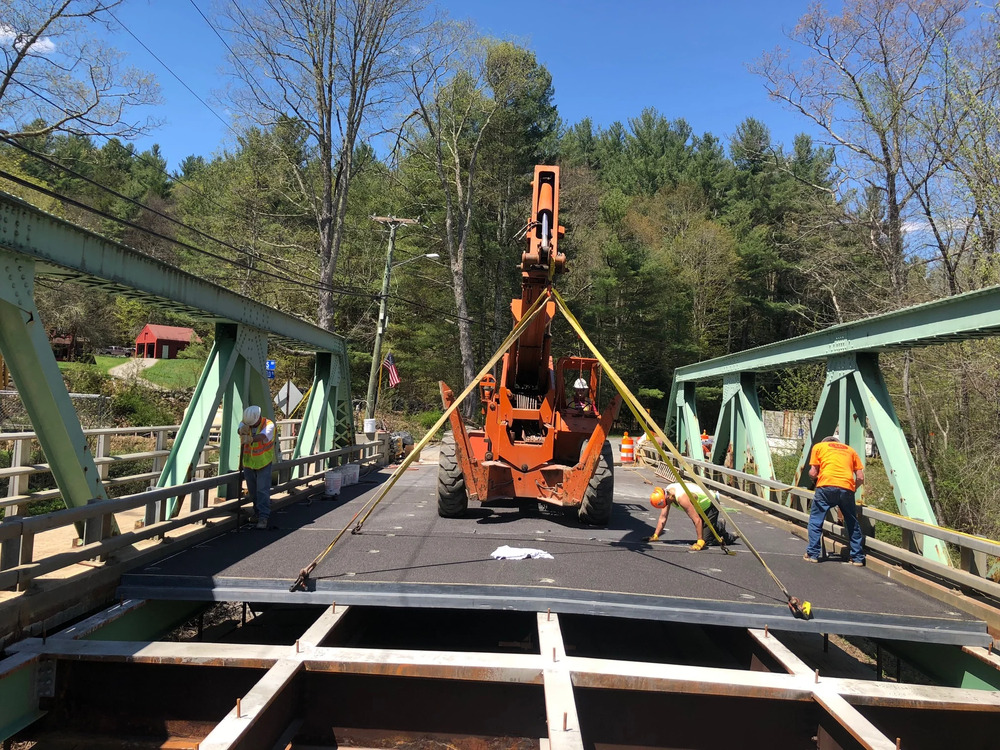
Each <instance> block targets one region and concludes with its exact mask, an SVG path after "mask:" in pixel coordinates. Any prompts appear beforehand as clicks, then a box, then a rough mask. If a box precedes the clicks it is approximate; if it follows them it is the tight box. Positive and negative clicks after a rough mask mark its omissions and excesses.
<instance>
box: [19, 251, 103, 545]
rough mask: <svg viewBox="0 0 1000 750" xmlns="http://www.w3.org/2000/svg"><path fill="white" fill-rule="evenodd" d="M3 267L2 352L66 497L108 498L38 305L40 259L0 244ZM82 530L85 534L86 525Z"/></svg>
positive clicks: (76, 503) (76, 501)
mask: <svg viewBox="0 0 1000 750" xmlns="http://www.w3.org/2000/svg"><path fill="white" fill-rule="evenodd" d="M0 271H2V278H3V283H0V353H2V354H3V357H4V360H5V361H6V362H7V366H8V367H9V368H10V372H11V375H12V376H13V378H14V383H15V385H16V386H17V390H18V394H19V395H20V397H21V401H22V402H23V403H24V406H25V409H26V410H27V412H28V416H29V417H30V418H31V423H32V425H33V426H34V428H35V434H36V435H37V436H38V442H39V443H40V444H41V446H42V450H43V451H44V452H45V458H46V460H47V461H48V463H49V465H50V466H51V467H52V476H53V477H54V478H55V481H56V485H57V486H58V487H59V491H60V493H61V494H62V497H63V500H64V501H65V503H66V504H67V505H68V506H70V507H81V506H84V505H87V504H88V503H89V502H91V501H94V500H107V497H108V496H107V493H106V492H105V490H104V485H103V483H102V482H101V478H100V475H99V474H98V471H97V466H96V465H95V463H94V457H93V455H92V454H91V452H90V448H89V447H88V445H87V438H86V437H85V436H84V434H83V428H82V427H81V426H80V420H79V418H78V417H77V414H76V410H75V409H74V408H73V402H72V401H71V400H70V397H69V392H68V391H67V390H66V384H65V383H64V382H63V379H62V374H61V373H60V372H59V366H58V365H57V364H56V358H55V355H54V354H53V353H52V347H51V346H50V344H49V339H48V336H47V335H46V332H45V327H44V325H43V323H42V319H41V316H40V315H39V313H38V308H37V307H36V306H35V298H34V285H35V263H34V261H33V260H32V259H31V258H28V257H25V256H23V255H20V254H17V253H11V252H7V251H5V250H0ZM78 530H79V531H80V533H81V535H82V534H83V530H82V528H79V527H78ZM113 533H117V528H115V529H114V532H113Z"/></svg>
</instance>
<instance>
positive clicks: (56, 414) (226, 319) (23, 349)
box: [0, 192, 354, 515]
mask: <svg viewBox="0 0 1000 750" xmlns="http://www.w3.org/2000/svg"><path fill="white" fill-rule="evenodd" d="M0 269H2V271H3V279H2V283H0V355H2V356H3V358H4V359H5V360H6V362H7V365H8V367H9V368H10V371H11V375H12V377H13V379H14V383H15V385H16V386H17V388H18V392H19V394H20V396H21V398H22V400H23V402H24V405H25V408H26V410H27V412H28V414H29V417H30V418H31V423H32V426H33V427H34V430H35V432H36V433H37V435H38V440H39V442H40V443H41V445H42V449H43V450H44V452H45V456H46V458H47V460H48V462H49V464H50V465H51V466H52V473H53V476H54V478H55V480H56V483H57V485H58V487H59V489H60V492H61V494H62V495H63V497H64V498H65V500H66V502H67V504H68V505H71V506H79V505H86V504H87V503H89V502H95V501H100V500H105V499H107V494H106V492H105V489H104V487H103V485H102V483H101V480H100V478H99V476H98V472H97V469H96V467H95V464H94V459H93V456H92V455H91V453H90V450H89V449H88V447H87V441H86V439H85V438H84V435H83V430H82V428H81V426H80V422H79V420H78V418H77V416H76V412H75V410H74V409H73V405H72V402H71V401H70V398H69V394H68V393H67V391H66V388H65V386H64V384H63V380H62V376H61V375H60V373H59V368H58V366H57V364H56V361H55V357H54V355H53V353H52V349H51V347H50V345H49V341H48V336H47V334H46V331H45V329H44V327H43V322H42V321H41V319H40V316H39V314H38V309H37V308H36V306H35V302H34V282H35V278H36V277H45V278H48V279H51V280H56V281H72V282H75V283H79V284H83V285H85V286H89V287H93V288H98V289H102V290H104V291H106V292H111V293H115V294H121V295H124V296H127V297H131V298H135V299H140V300H142V301H143V302H146V303H148V304H151V305H153V306H156V307H158V308H161V309H170V310H172V311H174V312H180V313H183V314H185V315H188V316H190V317H192V318H195V319H198V320H203V321H211V322H213V323H215V330H216V338H215V343H214V345H213V348H212V352H211V354H210V356H209V358H208V361H207V362H206V365H205V369H204V371H203V372H202V374H201V378H200V380H199V382H198V387H197V388H196V390H195V394H194V397H193V398H192V401H191V405H190V406H189V408H188V410H187V413H186V414H185V417H184V420H183V423H182V425H181V428H180V430H179V432H178V434H177V437H176V439H175V440H174V444H173V447H172V449H171V453H170V455H169V457H168V458H167V460H166V462H165V465H164V468H163V471H162V473H161V475H160V478H159V482H158V486H160V487H167V486H174V485H177V484H182V483H184V482H185V481H187V480H189V479H190V478H191V477H192V475H193V473H194V471H195V467H196V466H197V464H198V462H199V460H200V456H201V453H202V450H203V449H204V448H205V445H206V444H207V442H208V440H209V437H210V432H211V429H212V424H213V421H214V419H215V415H216V413H217V411H218V408H219V404H220V403H221V404H222V410H223V420H222V430H221V437H220V439H221V446H220V457H219V471H220V472H223V473H224V472H227V471H234V470H235V469H236V468H237V466H238V462H239V440H238V437H237V435H236V427H237V425H238V423H239V421H240V418H241V416H242V413H243V408H244V406H245V405H248V404H251V403H253V404H258V405H259V406H261V408H262V409H263V411H264V413H265V415H267V416H269V417H272V418H273V414H274V410H273V409H274V407H273V402H272V399H271V394H270V390H269V388H268V381H267V380H266V379H265V377H264V375H265V370H264V365H265V360H266V359H267V353H268V342H269V340H270V341H273V342H277V343H279V344H282V345H285V346H288V347H291V348H294V349H297V350H309V351H314V352H316V376H315V377H316V379H315V380H314V382H313V386H312V388H311V391H310V399H309V404H310V405H309V407H308V408H307V412H306V420H305V422H304V423H303V425H302V428H301V430H300V433H299V442H298V444H297V447H296V453H295V455H296V456H297V457H299V456H303V455H309V453H310V452H311V451H312V450H313V449H316V450H318V451H326V450H330V449H332V448H333V447H343V446H346V445H350V444H352V443H353V442H354V429H353V421H352V418H351V408H350V369H349V367H348V363H347V349H346V345H345V342H344V339H343V338H342V337H341V336H338V335H336V334H333V333H331V332H329V331H326V330H324V329H321V328H318V327H317V326H314V325H312V324H310V323H308V322H306V321H303V320H300V319H298V318H295V317H293V316H291V315H288V314H285V313H281V312H278V311H275V310H272V309H271V308H269V307H267V306H265V305H262V304H260V303H258V302H255V301H254V300H251V299H248V298H246V297H242V296H240V295H238V294H235V293H233V292H230V291H229V290H227V289H224V288H223V287H220V286H217V285H215V284H210V283H208V282H206V281H204V280H202V279H200V278H198V277H196V276H193V275H191V274H188V273H185V272H183V271H180V270H178V269H177V268H174V267H172V266H169V265H167V264H165V263H162V262H160V261H157V260H155V259H153V258H149V257H147V256H145V255H142V254H141V253H138V252H135V251H134V250H130V249H129V248H127V247H125V246H123V245H120V244H117V243H115V242H112V241H110V240H108V239H105V238H104V237H101V236H100V235H97V234H94V233H92V232H89V231H87V230H84V229H81V228H80V227H77V226H74V225H73V224H70V223H69V222H66V221H64V220H62V219H59V218H57V217H54V216H51V215H49V214H47V213H45V212H43V211H41V210H39V209H37V208H35V207H34V206H31V205H29V204H27V203H25V202H23V201H21V200H20V199H18V198H15V197H13V196H10V195H8V194H6V193H2V192H0ZM317 394H319V396H318V400H317ZM176 511H177V508H176V501H175V502H174V503H172V504H171V507H170V508H169V513H170V514H171V515H172V514H174V513H176Z"/></svg>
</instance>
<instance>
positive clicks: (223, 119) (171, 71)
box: [105, 8, 239, 136]
mask: <svg viewBox="0 0 1000 750" xmlns="http://www.w3.org/2000/svg"><path fill="white" fill-rule="evenodd" d="M105 10H106V11H107V13H108V15H109V16H111V17H112V18H113V19H115V21H116V22H117V23H118V25H119V26H121V27H122V28H123V29H125V31H126V32H127V33H128V35H129V36H131V37H132V38H133V39H135V41H136V42H138V43H139V45H140V46H141V47H142V48H143V49H144V50H146V52H148V53H149V54H150V55H152V56H153V59H154V60H156V62H158V63H159V64H160V65H162V66H163V67H164V69H165V70H166V71H167V72H168V73H170V75H172V76H173V77H174V78H176V79H177V82H178V83H179V84H180V85H181V86H183V87H184V88H186V89H187V90H188V91H189V92H190V94H191V96H193V97H194V98H195V99H197V100H198V101H199V102H201V103H202V105H203V106H204V107H205V109H207V110H208V111H209V112H211V113H212V114H213V115H215V117H216V119H218V121H219V122H221V123H222V124H223V125H225V126H226V127H227V128H229V129H230V130H232V131H233V133H234V134H235V135H237V136H238V135H239V133H237V132H236V130H234V129H233V126H232V125H230V124H229V123H228V122H227V121H226V120H225V118H223V117H222V115H220V114H219V113H218V112H216V111H215V110H214V109H212V107H210V106H209V105H208V102H206V101H205V100H204V99H202V98H201V97H200V96H198V94H197V93H195V90H194V89H192V88H191V87H190V86H188V85H187V84H186V83H185V82H184V80H183V79H182V78H181V77H180V76H179V75H177V74H176V73H175V72H174V71H173V70H172V69H171V67H170V66H169V65H167V64H166V63H165V62H163V60H161V59H160V58H159V57H158V56H157V54H156V53H155V52H153V50H151V49H150V48H149V47H147V46H146V43H145V42H143V41H142V40H141V39H140V38H139V37H137V36H136V35H135V34H134V33H133V32H132V29H130V28H129V27H128V26H126V25H125V24H123V23H122V22H121V21H120V20H119V19H118V16H116V15H115V14H114V13H112V12H111V10H110V9H108V8H105Z"/></svg>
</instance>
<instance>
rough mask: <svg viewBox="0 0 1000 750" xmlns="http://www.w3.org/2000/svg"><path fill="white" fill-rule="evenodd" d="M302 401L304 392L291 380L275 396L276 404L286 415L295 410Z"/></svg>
mask: <svg viewBox="0 0 1000 750" xmlns="http://www.w3.org/2000/svg"><path fill="white" fill-rule="evenodd" d="M272 374H273V373H272ZM301 401H302V392H301V391H300V390H299V389H298V388H296V387H295V383H293V382H292V381H291V380H289V381H287V382H286V383H285V384H284V385H283V386H281V390H280V391H278V395H277V396H275V397H274V405H275V406H277V407H278V408H279V409H281V411H282V412H284V414H285V416H286V417H287V416H288V415H289V414H291V413H292V412H293V411H295V407H296V406H298V405H299V402H301Z"/></svg>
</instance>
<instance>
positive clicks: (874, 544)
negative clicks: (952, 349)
mask: <svg viewBox="0 0 1000 750" xmlns="http://www.w3.org/2000/svg"><path fill="white" fill-rule="evenodd" d="M639 455H640V456H641V457H642V461H644V462H645V463H646V464H648V465H650V466H651V467H652V468H653V469H654V472H655V473H656V475H657V476H660V477H663V478H664V479H667V478H672V475H668V473H667V472H668V470H667V469H666V468H665V466H664V464H663V462H662V461H661V460H660V459H659V456H658V455H657V454H655V453H654V452H652V450H651V449H648V448H644V449H642V450H641V451H640V452H639ZM689 461H690V463H691V465H692V466H694V467H695V469H696V470H697V471H699V472H703V473H704V475H703V476H702V480H703V481H704V483H705V485H706V486H707V487H709V488H710V489H714V490H717V491H718V492H721V493H722V494H724V495H727V496H730V497H732V498H734V499H736V500H740V501H742V502H745V503H747V504H749V505H752V506H754V507H756V508H760V509H761V510H764V511H766V512H767V513H770V514H772V515H776V516H780V517H782V518H785V519H786V520H789V521H792V522H793V523H796V524H797V525H801V526H805V525H807V524H808V522H809V508H810V504H811V503H812V499H813V491H812V490H807V489H805V488H803V487H793V486H791V485H788V484H784V483H782V482H777V481H773V480H770V479H764V478H762V477H758V476H754V475H753V474H746V473H744V472H741V471H736V470H734V469H729V468H727V467H724V466H718V465H716V464H712V463H709V462H707V461H699V460H692V459H689ZM675 466H676V462H675ZM751 489H752V490H753V491H749V490H751ZM858 519H859V520H860V521H861V523H862V524H863V526H862V527H863V528H864V530H865V535H866V539H865V546H866V548H867V550H868V551H869V552H870V553H874V554H875V555H876V556H877V557H880V558H882V559H885V560H888V561H890V562H893V563H895V564H898V565H905V566H906V567H908V568H911V569H914V570H916V571H918V572H920V573H921V574H923V575H926V576H928V577H931V578H934V579H937V580H939V581H943V582H947V583H948V584H950V585H952V586H957V587H959V588H961V589H963V590H966V591H971V592H975V593H978V594H981V595H984V596H988V597H990V598H992V599H996V600H997V601H1000V583H998V582H997V581H996V580H994V578H993V577H992V576H991V575H990V568H991V565H990V561H991V558H992V560H993V561H996V560H997V559H998V558H1000V542H996V541H994V540H992V539H985V538H983V537H978V536H975V535H972V534H966V533H964V532H961V531H955V530H954V529H947V528H943V527H940V526H932V525H930V524H926V523H923V522H921V521H915V520H913V519H912V518H906V517H905V516H900V515H897V514H895V513H889V512H887V511H884V510H879V509H877V508H872V507H870V506H867V505H859V506H858ZM876 523H881V524H886V525H888V526H892V527H895V528H897V529H899V531H900V534H901V536H902V543H903V544H904V545H905V546H904V547H899V546H896V545H894V544H890V543H889V542H886V541H883V540H881V539H877V538H876V536H875V524H876ZM823 531H824V534H827V535H829V536H831V537H833V538H836V539H837V540H838V541H840V542H841V543H843V544H845V545H846V544H848V539H847V533H846V530H845V529H844V527H843V526H842V525H841V524H840V523H837V522H834V521H830V520H827V521H826V522H825V523H824V524H823ZM925 537H932V538H934V539H939V540H941V541H943V542H945V543H946V544H948V545H951V546H952V547H953V548H956V549H957V551H958V564H957V566H956V567H949V566H947V565H942V564H941V563H938V562H934V561H932V560H929V559H927V558H926V557H924V556H922V555H921V554H920V550H921V547H922V545H923V543H924V538H925Z"/></svg>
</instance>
